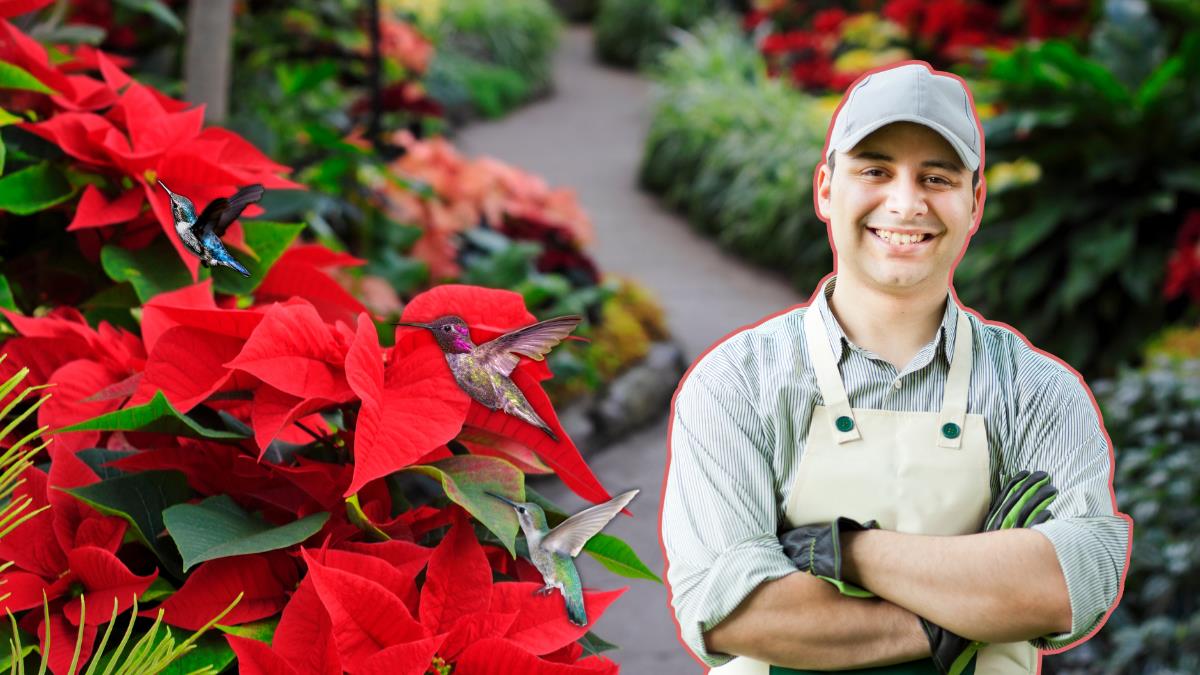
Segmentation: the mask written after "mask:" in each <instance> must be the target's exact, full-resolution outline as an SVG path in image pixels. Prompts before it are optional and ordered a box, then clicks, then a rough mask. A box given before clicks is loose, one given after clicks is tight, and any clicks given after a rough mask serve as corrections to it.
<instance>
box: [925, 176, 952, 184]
mask: <svg viewBox="0 0 1200 675" xmlns="http://www.w3.org/2000/svg"><path fill="white" fill-rule="evenodd" d="M929 178H931V179H933V182H935V183H937V184H938V185H953V183H951V182H950V181H948V180H946V179H945V178H942V177H941V176H930V177H929Z"/></svg>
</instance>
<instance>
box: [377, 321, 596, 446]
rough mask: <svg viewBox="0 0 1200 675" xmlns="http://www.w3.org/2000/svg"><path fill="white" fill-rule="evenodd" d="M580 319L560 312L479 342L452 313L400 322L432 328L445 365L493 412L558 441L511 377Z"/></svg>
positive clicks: (551, 345)
mask: <svg viewBox="0 0 1200 675" xmlns="http://www.w3.org/2000/svg"><path fill="white" fill-rule="evenodd" d="M582 320H583V317H581V316H578V315H574V314H572V315H569V316H558V317H555V318H553V319H546V320H545V321H542V322H540V323H535V324H533V325H531V326H525V327H524V328H518V329H517V330H514V331H512V332H509V333H505V334H504V335H501V336H500V337H498V338H496V339H494V340H489V341H487V342H485V343H483V344H481V345H476V344H475V343H473V342H471V330H470V328H468V327H467V322H466V321H463V320H462V318H461V317H457V316H453V315H451V316H443V317H439V318H437V319H435V320H433V321H431V322H430V323H412V322H406V321H401V322H399V323H397V324H396V325H397V326H415V327H417V328H424V329H426V330H429V331H431V332H432V333H433V337H434V338H436V339H437V343H438V347H440V348H441V350H442V353H443V354H445V356H446V363H449V364H450V372H451V373H453V374H454V380H455V381H456V382H458V386H459V387H462V390H463V391H465V392H467V395H468V396H470V397H471V398H473V399H475V400H476V401H479V402H480V403H481V404H483V405H485V406H487V407H488V408H489V409H491V410H500V411H503V412H506V413H508V414H509V415H512V416H514V417H516V418H518V419H522V420H525V421H526V422H528V423H530V424H532V425H533V426H535V427H537V428H539V429H541V430H542V431H545V432H546V433H547V434H548V435H549V436H550V438H552V439H554V440H555V441H556V442H557V441H558V436H557V435H555V433H554V432H553V431H551V430H550V425H548V424H546V422H545V420H543V419H542V418H541V417H540V416H538V414H537V412H536V411H535V410H534V409H533V406H532V405H530V404H529V401H527V400H526V399H525V395H524V394H522V393H521V390H520V389H519V388H518V387H517V385H515V384H513V381H512V380H511V379H510V378H509V375H511V374H512V371H513V368H516V367H517V363H519V362H520V356H521V355H524V356H528V357H529V358H531V359H533V360H535V361H541V360H542V359H543V358H545V355H546V354H547V353H549V351H550V350H551V349H552V348H553V347H554V345H557V344H558V343H559V342H561V341H562V340H563V338H565V337H566V336H568V335H570V334H571V331H573V330H575V326H577V325H579V322H580V321H582Z"/></svg>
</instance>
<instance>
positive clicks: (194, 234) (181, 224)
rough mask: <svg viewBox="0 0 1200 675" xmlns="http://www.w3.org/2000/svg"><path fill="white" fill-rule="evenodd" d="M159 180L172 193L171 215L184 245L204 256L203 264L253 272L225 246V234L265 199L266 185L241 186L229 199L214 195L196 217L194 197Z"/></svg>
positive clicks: (245, 272) (241, 272)
mask: <svg viewBox="0 0 1200 675" xmlns="http://www.w3.org/2000/svg"><path fill="white" fill-rule="evenodd" d="M158 184H159V185H162V187H163V189H164V190H166V191H167V194H168V195H170V196H171V216H172V217H173V218H174V219H175V232H176V234H178V235H179V240H180V241H182V242H183V246H184V248H186V249H187V250H189V251H191V252H192V253H194V254H195V255H196V256H197V257H198V258H200V264H201V265H204V266H205V267H212V266H214V265H224V266H225V267H228V268H230V269H232V270H236V271H237V272H239V273H240V274H241V275H242V276H246V277H248V276H250V271H249V270H247V269H246V268H245V267H244V266H243V265H242V264H241V263H240V262H238V261H237V260H235V259H234V257H233V256H232V255H231V254H230V253H229V251H227V250H225V244H222V243H221V237H222V236H224V235H225V230H227V229H229V225H230V224H231V223H233V221H235V220H237V218H238V216H240V215H242V210H243V209H245V208H246V207H247V206H249V205H250V204H253V203H254V202H256V201H258V200H259V199H262V196H263V186H261V185H258V184H257V183H256V184H254V185H250V186H247V187H244V188H242V189H241V190H238V191H237V192H236V193H234V195H233V196H232V197H230V198H229V199H226V198H224V197H219V198H217V199H214V200H212V201H211V202H209V204H208V206H206V207H204V210H203V211H201V212H200V216H199V217H196V207H195V206H193V205H192V200H190V199H188V198H187V197H184V196H183V195H177V194H175V193H174V192H171V188H169V187H167V186H166V184H165V183H163V182H162V181H161V180H160V181H158Z"/></svg>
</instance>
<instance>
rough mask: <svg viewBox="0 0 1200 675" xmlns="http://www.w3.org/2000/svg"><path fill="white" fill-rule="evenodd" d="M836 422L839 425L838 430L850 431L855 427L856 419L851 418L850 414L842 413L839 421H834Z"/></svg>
mask: <svg viewBox="0 0 1200 675" xmlns="http://www.w3.org/2000/svg"><path fill="white" fill-rule="evenodd" d="M834 424H836V425H837V430H838V431H842V432H846V431H850V430H851V429H853V428H854V420H853V419H851V418H850V416H849V415H842V416H841V417H839V418H837V421H836V422H834Z"/></svg>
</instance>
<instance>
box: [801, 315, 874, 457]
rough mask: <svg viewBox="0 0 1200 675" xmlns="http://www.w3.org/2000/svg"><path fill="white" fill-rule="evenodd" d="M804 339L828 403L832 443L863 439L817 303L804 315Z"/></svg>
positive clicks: (818, 381) (826, 403) (824, 398)
mask: <svg viewBox="0 0 1200 675" xmlns="http://www.w3.org/2000/svg"><path fill="white" fill-rule="evenodd" d="M804 337H805V341H806V342H807V343H808V356H809V359H810V360H811V361H812V368H813V371H814V372H815V373H816V375H817V386H818V387H820V389H821V398H822V399H823V400H824V401H825V407H827V408H829V412H830V414H829V416H828V417H829V430H830V433H831V435H832V437H833V439H834V440H836V441H837V442H838V443H839V444H841V443H849V442H850V441H856V440H858V439H859V438H862V435H861V434H859V433H858V423H857V422H856V421H855V419H854V411H853V410H851V409H850V400H849V398H848V397H847V396H846V388H845V387H844V386H842V376H841V373H839V372H838V367H837V361H835V360H834V356H833V347H832V346H831V345H830V344H829V336H828V335H826V333H825V322H824V321H822V320H821V311H820V310H819V309H817V307H816V306H815V303H813V304H810V305H809V306H808V310H807V311H806V312H804Z"/></svg>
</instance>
